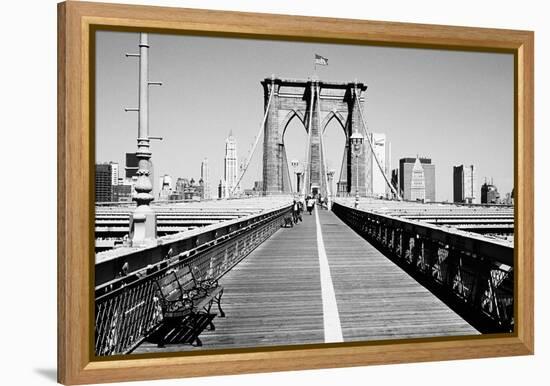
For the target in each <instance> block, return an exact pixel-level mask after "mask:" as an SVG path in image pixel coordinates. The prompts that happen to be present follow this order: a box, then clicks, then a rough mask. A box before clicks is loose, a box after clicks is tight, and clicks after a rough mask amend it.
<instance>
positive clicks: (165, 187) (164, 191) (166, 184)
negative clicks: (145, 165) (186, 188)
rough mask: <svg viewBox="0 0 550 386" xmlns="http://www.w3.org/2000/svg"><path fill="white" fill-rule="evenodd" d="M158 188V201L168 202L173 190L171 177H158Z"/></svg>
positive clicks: (166, 175)
mask: <svg viewBox="0 0 550 386" xmlns="http://www.w3.org/2000/svg"><path fill="white" fill-rule="evenodd" d="M159 187H160V191H159V200H161V201H168V200H169V199H170V194H172V191H173V190H174V186H173V185H172V176H170V175H168V174H165V175H164V176H162V177H160V179H159Z"/></svg>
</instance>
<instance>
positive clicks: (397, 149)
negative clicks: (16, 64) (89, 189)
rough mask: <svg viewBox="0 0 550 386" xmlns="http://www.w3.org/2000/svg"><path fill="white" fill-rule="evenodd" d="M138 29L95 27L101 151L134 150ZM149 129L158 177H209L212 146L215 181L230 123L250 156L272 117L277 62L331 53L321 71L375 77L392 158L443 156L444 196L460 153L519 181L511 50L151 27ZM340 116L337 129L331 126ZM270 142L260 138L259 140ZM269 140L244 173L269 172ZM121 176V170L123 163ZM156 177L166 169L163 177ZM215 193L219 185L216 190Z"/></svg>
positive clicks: (294, 73)
mask: <svg viewBox="0 0 550 386" xmlns="http://www.w3.org/2000/svg"><path fill="white" fill-rule="evenodd" d="M138 42H139V34H137V33H126V32H105V31H101V32H97V41H96V49H97V53H96V161H97V162H108V161H114V162H118V163H119V164H120V166H121V169H122V170H123V169H124V162H125V160H124V154H125V153H126V152H135V150H136V137H137V113H135V112H128V113H126V112H124V107H136V106H137V100H138V59H137V58H126V57H125V53H136V52H138ZM149 44H150V46H151V48H150V50H149V78H150V80H151V81H162V82H163V83H164V84H163V86H161V87H154V86H153V87H151V92H150V112H149V115H150V126H149V129H150V135H155V136H162V137H164V140H163V141H161V142H159V141H153V142H152V147H151V150H152V153H153V158H152V160H153V163H154V167H155V177H158V176H160V175H163V174H169V175H171V176H172V177H173V178H174V180H175V179H176V178H177V177H186V178H190V177H194V178H195V179H196V180H198V179H199V177H200V163H201V161H202V159H203V158H204V157H208V159H209V165H210V176H211V184H212V186H213V187H214V186H217V183H218V182H219V180H220V179H221V178H222V177H223V156H224V145H225V138H226V136H227V135H228V133H229V131H230V130H232V131H233V135H234V136H235V137H236V140H237V143H238V153H239V159H240V158H245V157H246V156H247V153H248V151H249V150H250V149H251V145H252V142H253V141H254V137H255V135H256V134H257V132H258V129H259V126H260V123H261V120H262V118H263V103H264V101H263V89H262V87H261V85H260V81H261V80H262V79H264V78H266V77H270V76H271V74H275V75H276V76H279V77H282V78H300V79H307V78H308V77H310V76H311V75H312V73H313V57H314V55H315V53H318V54H320V55H323V56H324V57H326V58H328V60H329V65H328V66H326V67H318V70H317V74H318V76H319V77H320V79H321V80H327V81H345V82H349V81H354V80H355V79H357V80H358V81H360V82H364V83H366V84H367V85H368V89H367V92H366V102H365V105H364V109H363V111H364V113H365V119H366V121H367V126H368V128H369V130H370V131H374V132H380V133H385V134H386V137H387V140H388V141H390V142H391V148H392V151H391V154H392V157H391V163H392V167H393V168H395V167H397V165H398V162H399V159H400V158H403V157H415V156H416V155H417V154H418V155H420V156H427V157H431V158H432V162H433V163H434V164H435V165H436V199H437V200H438V201H442V200H450V201H452V184H453V181H452V173H453V165H458V164H474V165H475V166H476V173H477V183H478V188H480V187H481V185H482V184H483V180H484V177H488V178H491V177H492V178H493V180H494V183H495V185H497V187H498V189H499V191H500V192H501V195H502V196H504V194H505V193H506V192H510V191H511V190H512V187H513V182H514V181H513V159H514V158H513V150H514V149H513V146H514V143H513V129H514V122H513V118H514V116H513V112H514V108H513V102H514V101H513V96H514V93H513V91H514V88H513V80H514V76H513V75H514V64H513V63H514V62H513V56H512V55H511V54H495V53H477V52H460V51H440V50H427V49H409V48H393V47H391V48H390V47H372V46H356V45H340V44H338V45H336V44H320V43H300V42H279V41H269V40H251V39H230V38H213V37H191V36H183V35H156V34H150V35H149ZM333 127H334V129H333ZM306 138H307V137H306V135H305V132H304V131H303V127H300V126H299V125H298V124H297V122H296V120H294V122H293V123H292V124H291V125H290V126H289V129H288V130H287V135H286V136H285V143H287V142H288V144H287V155H288V159H289V160H291V159H293V158H303V157H304V150H303V149H304V146H305V144H306V142H305V141H306ZM343 140H344V136H343V133H342V132H341V129H339V128H338V127H337V126H336V124H335V120H333V121H332V123H331V125H330V126H329V127H328V128H327V139H326V141H325V143H326V144H327V153H328V154H327V158H328V162H329V164H330V167H332V168H334V169H339V168H340V163H341V157H342V155H341V154H342V149H343ZM260 145H261V144H260ZM260 153H261V146H259V148H258V149H257V150H256V155H255V156H254V157H253V162H252V166H251V167H250V170H249V172H248V173H247V175H246V177H245V179H244V180H243V184H241V185H242V186H243V187H244V188H248V187H251V185H252V182H253V181H254V180H258V179H261V157H260ZM121 176H122V173H121ZM155 183H156V184H158V181H155ZM213 193H214V190H213Z"/></svg>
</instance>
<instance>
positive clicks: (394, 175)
mask: <svg viewBox="0 0 550 386" xmlns="http://www.w3.org/2000/svg"><path fill="white" fill-rule="evenodd" d="M391 184H392V186H393V188H394V189H395V190H396V191H397V192H398V193H399V195H400V196H402V195H403V193H402V192H401V190H400V189H399V169H397V168H396V169H392V171H391Z"/></svg>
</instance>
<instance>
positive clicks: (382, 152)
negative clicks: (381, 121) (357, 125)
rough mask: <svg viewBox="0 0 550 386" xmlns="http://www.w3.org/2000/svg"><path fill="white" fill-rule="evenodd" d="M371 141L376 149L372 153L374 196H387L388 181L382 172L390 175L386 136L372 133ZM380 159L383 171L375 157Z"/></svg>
mask: <svg viewBox="0 0 550 386" xmlns="http://www.w3.org/2000/svg"><path fill="white" fill-rule="evenodd" d="M370 136H371V140H372V146H373V148H374V152H372V162H371V163H370V164H371V167H372V174H371V175H372V194H373V195H374V196H376V197H380V196H383V197H385V196H386V193H387V192H386V187H387V184H386V179H385V178H384V174H383V173H382V170H383V171H384V173H386V175H387V174H388V170H387V160H386V144H387V143H386V134H382V133H371V134H370ZM375 156H376V158H377V159H378V162H380V167H381V168H382V170H380V167H378V164H377V162H376V160H375V159H374V157H375Z"/></svg>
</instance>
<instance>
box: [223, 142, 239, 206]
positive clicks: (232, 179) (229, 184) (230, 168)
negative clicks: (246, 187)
mask: <svg viewBox="0 0 550 386" xmlns="http://www.w3.org/2000/svg"><path fill="white" fill-rule="evenodd" d="M238 168H239V165H238V161H237V141H236V140H235V137H233V132H232V131H230V132H229V137H227V139H226V140H225V158H224V190H225V193H224V197H229V196H231V195H232V192H233V190H234V189H235V185H236V184H237V171H238V170H239V169H238Z"/></svg>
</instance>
